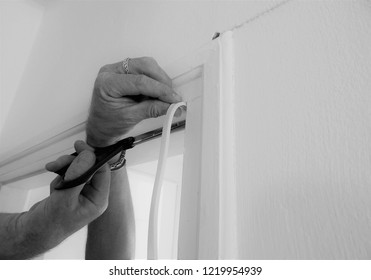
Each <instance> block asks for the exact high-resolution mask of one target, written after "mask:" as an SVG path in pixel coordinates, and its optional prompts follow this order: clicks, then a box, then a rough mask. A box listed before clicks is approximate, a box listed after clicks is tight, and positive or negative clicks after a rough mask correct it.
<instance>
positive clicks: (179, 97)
mask: <svg viewBox="0 0 371 280" xmlns="http://www.w3.org/2000/svg"><path fill="white" fill-rule="evenodd" d="M173 97H174V99H175V100H176V101H178V102H181V101H183V98H182V97H181V96H180V95H179V94H177V93H173Z"/></svg>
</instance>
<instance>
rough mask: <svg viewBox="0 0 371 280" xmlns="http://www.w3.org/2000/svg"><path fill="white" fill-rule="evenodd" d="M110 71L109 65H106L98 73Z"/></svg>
mask: <svg viewBox="0 0 371 280" xmlns="http://www.w3.org/2000/svg"><path fill="white" fill-rule="evenodd" d="M108 69H109V65H108V64H106V65H104V66H102V67H101V68H100V69H99V72H98V73H103V72H107V71H108Z"/></svg>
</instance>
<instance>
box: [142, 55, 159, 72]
mask: <svg viewBox="0 0 371 280" xmlns="http://www.w3.org/2000/svg"><path fill="white" fill-rule="evenodd" d="M139 61H140V65H141V66H142V68H147V69H148V68H152V67H154V66H157V61H156V60H155V59H154V58H153V57H150V56H143V57H141V58H140V60H139Z"/></svg>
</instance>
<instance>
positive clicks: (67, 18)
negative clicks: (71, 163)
mask: <svg viewBox="0 0 371 280" xmlns="http://www.w3.org/2000/svg"><path fill="white" fill-rule="evenodd" d="M270 5H272V1H261V2H256V1H247V2H237V1H220V2H219V1H193V2H191V1H148V2H142V1H132V2H130V1H98V2H95V1H94V2H91V1H52V2H51V3H49V5H47V6H46V8H45V14H44V17H43V21H42V24H41V27H40V29H39V35H38V37H37V39H36V41H35V44H34V48H33V50H32V53H31V55H30V57H29V59H28V61H27V66H26V68H25V72H24V75H23V77H22V81H21V84H20V86H19V87H18V91H17V96H16V97H15V101H14V104H13V106H12V108H11V111H10V113H9V116H8V118H7V122H6V123H5V124H4V129H3V133H2V135H1V139H0V140H1V143H2V145H1V146H0V155H1V154H2V153H6V152H9V151H10V150H13V149H15V148H16V147H17V146H19V145H20V144H22V143H27V142H28V140H29V139H32V138H34V137H35V135H38V134H42V133H44V132H45V131H52V130H53V129H56V127H58V125H59V124H63V123H65V122H67V121H69V120H70V119H73V118H75V117H76V115H80V114H81V113H82V112H85V111H86V110H87V108H88V106H89V102H90V96H91V91H92V87H93V83H94V79H95V77H96V74H97V72H98V70H99V68H100V67H101V66H102V65H104V64H106V63H112V62H117V61H120V60H123V59H124V58H125V57H127V56H129V57H137V56H144V55H146V56H153V57H155V58H156V59H157V60H158V62H159V63H160V65H162V66H166V65H167V64H170V63H173V62H174V60H176V59H178V58H180V57H182V56H184V55H186V54H187V53H189V52H191V51H193V50H195V49H197V48H198V47H200V46H201V45H204V44H205V43H207V42H209V41H210V40H211V37H212V35H213V34H214V32H215V31H220V30H225V29H228V28H229V27H231V26H233V25H235V24H237V23H240V22H242V21H244V20H245V19H246V18H249V17H251V16H253V15H254V14H256V13H258V12H260V11H261V10H263V9H265V8H266V7H269V6H270Z"/></svg>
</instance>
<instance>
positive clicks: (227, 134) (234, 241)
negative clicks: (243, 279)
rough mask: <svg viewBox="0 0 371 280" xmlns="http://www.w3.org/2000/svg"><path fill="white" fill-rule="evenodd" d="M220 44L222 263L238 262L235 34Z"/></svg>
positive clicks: (220, 210) (221, 39)
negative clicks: (224, 261) (228, 260)
mask: <svg viewBox="0 0 371 280" xmlns="http://www.w3.org/2000/svg"><path fill="white" fill-rule="evenodd" d="M218 42H219V47H220V64H221V65H220V74H219V77H220V78H219V79H220V104H219V106H220V126H219V139H220V143H219V153H220V159H219V171H220V172H219V181H220V188H219V259H238V244H239V241H238V236H237V227H238V223H237V205H236V201H237V186H236V174H235V172H236V162H235V159H236V155H235V152H236V149H235V137H236V136H235V135H236V130H235V119H234V112H235V110H234V107H235V106H234V105H235V91H234V89H235V88H234V71H235V67H234V59H235V58H234V45H233V32H232V31H228V32H226V33H224V34H223V35H222V36H221V37H220V39H219V41H218Z"/></svg>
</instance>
